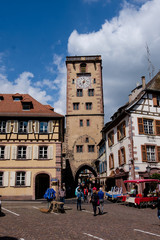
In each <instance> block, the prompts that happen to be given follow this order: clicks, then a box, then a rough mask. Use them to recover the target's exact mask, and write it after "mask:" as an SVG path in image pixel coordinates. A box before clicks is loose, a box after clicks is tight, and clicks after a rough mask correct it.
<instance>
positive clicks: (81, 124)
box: [79, 119, 83, 127]
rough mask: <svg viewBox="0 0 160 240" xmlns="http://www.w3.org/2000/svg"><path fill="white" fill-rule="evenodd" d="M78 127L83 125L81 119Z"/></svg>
mask: <svg viewBox="0 0 160 240" xmlns="http://www.w3.org/2000/svg"><path fill="white" fill-rule="evenodd" d="M79 125H80V127H83V120H82V119H81V120H80V122H79Z"/></svg>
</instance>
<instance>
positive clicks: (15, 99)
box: [13, 97, 21, 102]
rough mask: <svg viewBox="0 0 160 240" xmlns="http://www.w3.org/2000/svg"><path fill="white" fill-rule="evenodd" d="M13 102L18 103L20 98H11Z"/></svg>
mask: <svg viewBox="0 0 160 240" xmlns="http://www.w3.org/2000/svg"><path fill="white" fill-rule="evenodd" d="M13 100H14V102H20V101H21V98H20V97H13Z"/></svg>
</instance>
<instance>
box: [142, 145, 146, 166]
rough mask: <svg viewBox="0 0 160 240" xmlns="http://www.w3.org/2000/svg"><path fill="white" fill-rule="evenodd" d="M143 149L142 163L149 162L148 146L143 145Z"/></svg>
mask: <svg viewBox="0 0 160 240" xmlns="http://www.w3.org/2000/svg"><path fill="white" fill-rule="evenodd" d="M141 149H142V162H147V151H146V145H141Z"/></svg>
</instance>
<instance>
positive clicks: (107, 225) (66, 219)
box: [0, 199, 160, 240]
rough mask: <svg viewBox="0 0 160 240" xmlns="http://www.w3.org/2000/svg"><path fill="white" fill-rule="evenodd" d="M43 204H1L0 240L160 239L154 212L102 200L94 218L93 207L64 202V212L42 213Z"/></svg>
mask: <svg viewBox="0 0 160 240" xmlns="http://www.w3.org/2000/svg"><path fill="white" fill-rule="evenodd" d="M40 208H47V202H46V201H30V202H27V201H26V202H24V201H23V202H22V201H20V202H18V201H13V202H11V201H10V202H9V201H3V202H2V215H1V217H0V240H7V239H8V240H12V239H13V240H16V239H17V240H56V239H59V240H69V239H77V240H78V239H79V240H92V239H98V240H112V239H117V240H121V239H123V240H124V239H125V240H129V239H134V240H138V239H139V240H143V239H144V240H151V239H152V240H154V239H160V221H159V220H158V218H157V210H156V209H150V208H143V209H138V208H134V207H129V206H125V205H122V204H121V203H111V202H109V201H105V206H104V214H103V215H97V216H95V217H94V216H93V211H92V205H91V204H90V203H88V204H87V203H83V204H82V211H77V209H76V200H75V199H72V200H66V204H65V213H64V214H61V213H53V212H52V213H42V212H41V211H40V210H39V209H40Z"/></svg>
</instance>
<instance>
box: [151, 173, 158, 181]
mask: <svg viewBox="0 0 160 240" xmlns="http://www.w3.org/2000/svg"><path fill="white" fill-rule="evenodd" d="M151 178H152V179H159V180H160V174H159V173H153V174H152V175H151Z"/></svg>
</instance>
